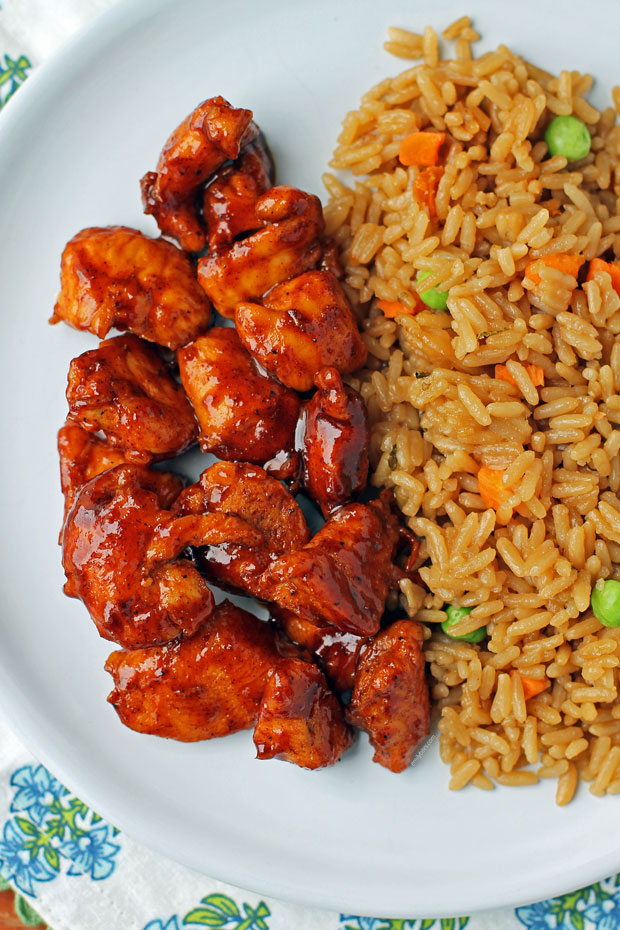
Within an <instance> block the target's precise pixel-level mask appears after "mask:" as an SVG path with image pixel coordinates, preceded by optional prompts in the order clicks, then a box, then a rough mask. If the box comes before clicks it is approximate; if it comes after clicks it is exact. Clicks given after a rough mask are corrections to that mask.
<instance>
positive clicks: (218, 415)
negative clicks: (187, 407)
mask: <svg viewBox="0 0 620 930" xmlns="http://www.w3.org/2000/svg"><path fill="white" fill-rule="evenodd" d="M178 360H179V369H180V373H181V381H182V382H183V387H184V388H185V390H186V392H187V396H188V397H189V399H190V401H191V403H192V406H193V408H194V411H195V413H196V417H197V418H198V423H199V425H200V436H199V440H198V441H199V443H200V448H201V449H202V451H203V452H212V453H213V454H214V455H217V457H218V458H221V459H226V460H228V461H244V462H252V463H254V464H257V465H263V464H264V463H265V462H268V461H269V460H270V459H272V458H274V457H275V456H276V455H277V454H278V453H279V452H282V451H285V452H291V451H292V450H293V447H294V445H295V427H296V424H297V417H298V415H299V408H300V400H299V398H298V396H297V395H296V394H295V392H294V391H290V390H288V388H285V387H283V386H282V385H281V384H279V383H278V382H277V381H274V380H273V378H269V377H267V376H266V375H264V374H263V373H262V372H261V371H260V370H259V368H258V366H257V364H256V362H255V361H254V359H253V358H252V356H251V355H250V354H249V353H248V352H246V350H245V349H244V348H243V346H242V345H241V343H240V341H239V337H238V336H237V333H236V332H235V330H234V329H230V328H227V327H217V328H215V329H212V330H210V332H209V333H207V335H206V336H202V337H201V338H200V339H197V340H196V342H194V343H192V345H190V346H187V347H186V348H184V349H181V350H180V351H179V353H178Z"/></svg>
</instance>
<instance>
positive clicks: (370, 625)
mask: <svg viewBox="0 0 620 930" xmlns="http://www.w3.org/2000/svg"><path fill="white" fill-rule="evenodd" d="M391 499H392V495H391V492H389V491H388V492H383V493H382V495H381V497H380V498H379V499H378V500H375V501H372V502H371V503H370V504H349V505H348V506H347V507H342V508H341V509H340V510H337V511H336V513H335V514H333V515H332V516H331V517H330V519H329V520H328V521H327V522H326V523H325V524H324V526H323V527H321V529H320V530H319V532H318V533H317V534H316V536H314V537H313V538H312V539H311V540H310V542H309V543H308V544H307V545H306V546H304V547H303V549H297V550H295V551H294V552H290V553H288V554H287V555H283V556H281V557H280V558H279V559H278V560H277V561H276V562H274V563H273V565H271V567H270V568H268V569H267V571H266V572H265V574H264V575H263V577H262V579H261V594H262V597H263V598H264V599H265V600H269V601H274V602H275V603H276V604H277V605H278V606H279V607H282V608H284V609H285V610H290V611H292V612H293V613H294V614H297V615H298V616H299V617H300V618H301V619H302V620H308V621H309V622H310V623H313V624H315V625H316V626H319V627H325V626H329V625H330V624H331V625H332V626H334V627H336V629H338V630H340V631H342V632H344V633H355V634H357V635H359V636H369V635H371V634H373V633H376V632H377V630H378V629H379V623H380V620H381V615H382V613H383V611H384V608H385V601H386V598H387V595H388V592H389V591H390V589H391V588H392V587H393V586H394V585H395V584H396V583H397V580H398V579H399V578H400V577H401V573H400V570H399V569H397V568H396V566H394V564H393V558H394V554H395V552H396V547H397V543H398V539H399V532H398V521H397V518H396V516H395V515H394V514H393V512H392V510H391V507H390V503H389V502H390V501H391Z"/></svg>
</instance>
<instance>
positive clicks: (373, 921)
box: [340, 914, 380, 930]
mask: <svg viewBox="0 0 620 930" xmlns="http://www.w3.org/2000/svg"><path fill="white" fill-rule="evenodd" d="M340 920H341V922H342V923H343V924H345V925H346V921H348V920H354V921H355V924H353V926H354V927H356V928H359V930H377V928H378V927H379V923H380V921H379V919H378V917H354V916H353V915H352V914H348V915H347V914H341V915H340Z"/></svg>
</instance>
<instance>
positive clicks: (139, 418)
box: [67, 334, 198, 464]
mask: <svg viewBox="0 0 620 930" xmlns="http://www.w3.org/2000/svg"><path fill="white" fill-rule="evenodd" d="M67 402H68V404H69V418H70V419H71V420H73V421H74V422H76V423H79V424H80V426H82V427H84V429H86V430H90V431H91V432H97V431H98V430H101V431H102V432H103V433H105V436H106V439H107V442H108V444H109V445H111V446H115V447H117V448H119V449H122V450H123V452H124V456H125V459H126V460H128V461H132V462H136V463H139V464H148V463H149V462H151V461H153V460H154V459H155V460H157V459H164V458H168V457H172V456H174V455H179V454H180V453H181V452H184V451H185V450H186V449H188V448H189V447H190V446H192V445H193V444H194V443H195V442H196V439H197V438H198V426H197V424H196V419H195V417H194V412H193V410H192V407H191V404H190V403H189V401H188V399H187V397H186V396H185V393H184V391H183V388H182V387H181V385H180V384H177V382H176V381H174V379H173V378H172V376H171V375H170V373H169V371H168V368H167V367H166V365H165V363H164V362H163V361H162V359H161V357H160V355H159V354H158V352H157V351H156V350H155V349H154V348H153V347H152V346H150V345H149V344H148V343H146V342H142V340H140V339H138V337H137V336H132V335H130V334H125V335H124V336H115V337H114V338H113V339H106V340H105V342H102V343H100V345H99V347H98V348H97V349H91V350H90V351H89V352H84V353H83V354H82V355H79V356H78V357H77V358H74V359H73V361H72V362H71V365H70V366H69V376H68V384H67Z"/></svg>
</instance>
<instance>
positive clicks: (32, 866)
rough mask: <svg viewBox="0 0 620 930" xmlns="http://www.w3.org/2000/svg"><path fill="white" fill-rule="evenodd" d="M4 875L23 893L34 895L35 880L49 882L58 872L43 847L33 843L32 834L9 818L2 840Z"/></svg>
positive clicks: (0, 856)
mask: <svg viewBox="0 0 620 930" xmlns="http://www.w3.org/2000/svg"><path fill="white" fill-rule="evenodd" d="M0 867H1V869H2V875H3V876H4V878H6V879H7V881H10V882H13V884H14V885H15V886H16V887H17V888H18V889H19V890H20V891H21V892H22V893H23V894H27V895H30V896H31V897H32V896H33V895H34V882H49V881H50V879H52V878H54V877H55V875H56V872H55V870H54V869H53V868H51V866H50V865H49V863H48V862H47V860H46V859H45V857H44V855H43V853H42V849H41V847H40V846H37V845H36V843H35V844H33V842H32V838H31V836H29V834H28V833H27V832H26V831H24V830H23V829H22V828H20V826H19V821H18V822H13V821H12V820H9V821H8V822H7V823H6V824H5V825H4V832H3V836H2V840H0Z"/></svg>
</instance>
